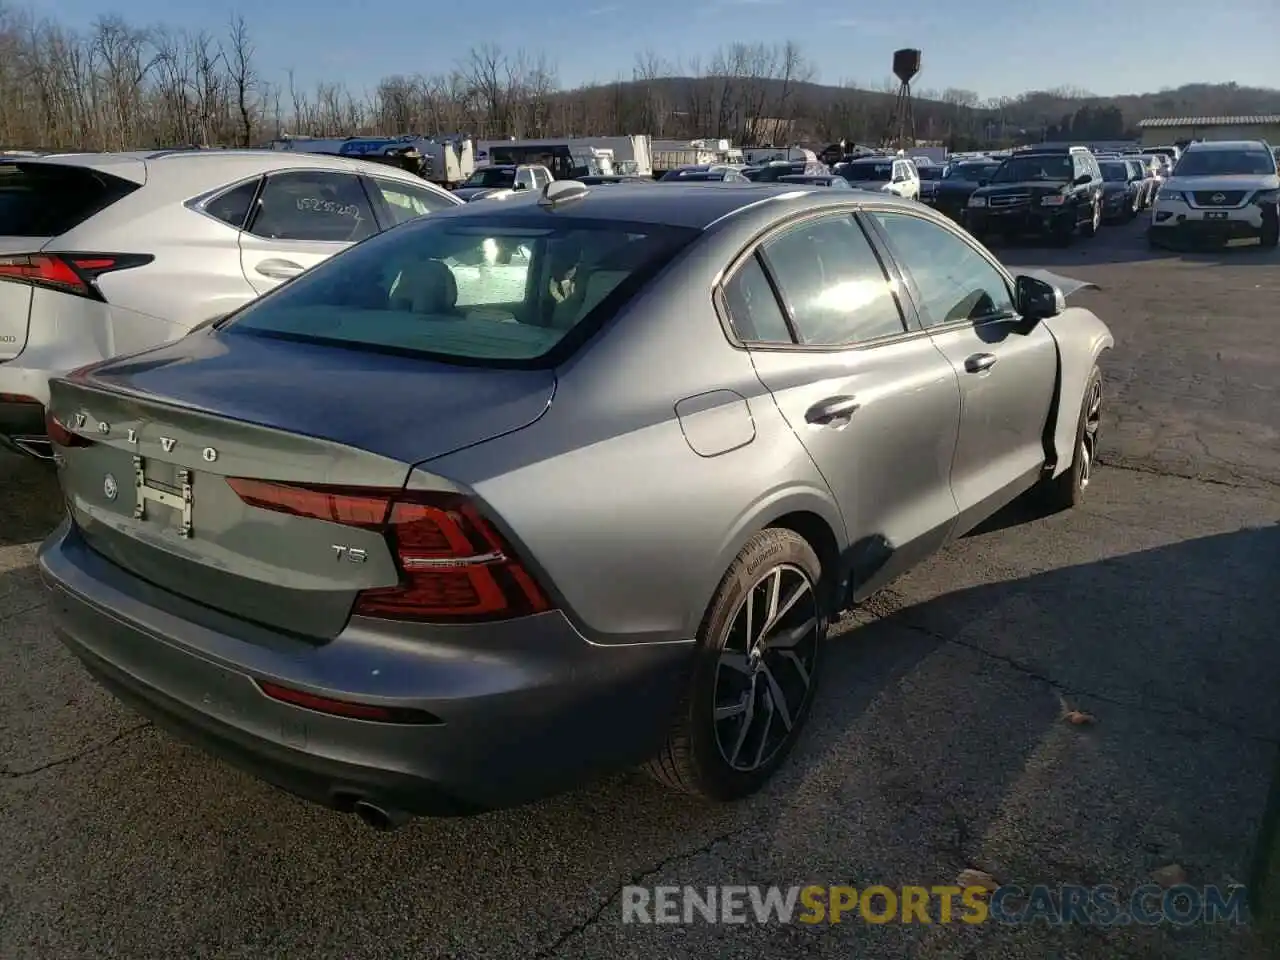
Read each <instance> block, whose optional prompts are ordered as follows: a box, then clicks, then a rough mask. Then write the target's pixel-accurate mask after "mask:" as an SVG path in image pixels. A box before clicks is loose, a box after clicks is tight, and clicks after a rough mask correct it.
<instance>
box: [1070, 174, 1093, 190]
mask: <svg viewBox="0 0 1280 960" xmlns="http://www.w3.org/2000/svg"><path fill="white" fill-rule="evenodd" d="M1074 182H1075V185H1076V186H1077V187H1087V186H1088V185H1089V184H1090V183H1092V182H1093V177H1091V176H1089V175H1088V174H1087V173H1082V174H1080V176H1078V177H1076V179H1075V181H1074Z"/></svg>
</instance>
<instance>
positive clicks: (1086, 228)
mask: <svg viewBox="0 0 1280 960" xmlns="http://www.w3.org/2000/svg"><path fill="white" fill-rule="evenodd" d="M1101 224H1102V204H1101V203H1098V202H1097V201H1094V203H1093V204H1092V205H1091V206H1090V208H1089V220H1088V222H1086V223H1082V224H1080V236H1082V237H1093V236H1097V233H1098V227H1099V226H1101Z"/></svg>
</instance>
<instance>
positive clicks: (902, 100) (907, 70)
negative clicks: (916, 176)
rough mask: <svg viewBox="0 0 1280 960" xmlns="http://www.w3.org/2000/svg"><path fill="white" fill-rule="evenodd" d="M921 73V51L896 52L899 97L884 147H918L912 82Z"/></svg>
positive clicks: (895, 69) (891, 115) (894, 72)
mask: <svg viewBox="0 0 1280 960" xmlns="http://www.w3.org/2000/svg"><path fill="white" fill-rule="evenodd" d="M919 72H920V51H919V50H911V49H907V50H895V51H894V52H893V75H894V76H895V77H897V78H898V82H899V86H898V96H897V99H896V100H895V101H894V103H893V112H892V113H890V114H889V125H888V127H887V128H886V130H885V135H884V145H885V146H892V147H896V148H897V149H899V150H906V149H908V148H909V147H914V146H915V145H916V117H915V113H914V111H913V110H912V108H911V81H912V80H914V79H915V78H916V75H917V74H918V73H919Z"/></svg>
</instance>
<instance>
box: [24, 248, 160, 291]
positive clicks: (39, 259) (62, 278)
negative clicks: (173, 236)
mask: <svg viewBox="0 0 1280 960" xmlns="http://www.w3.org/2000/svg"><path fill="white" fill-rule="evenodd" d="M154 259H155V258H154V257H152V256H150V255H148V254H138V253H27V254H12V255H8V256H0V280H16V281H18V282H20V283H29V284H32V285H33V286H37V287H47V288H49V289H53V290H59V291H61V292H63V293H71V294H75V295H76V296H79V297H88V298H90V299H92V300H101V299H103V297H102V293H101V291H100V290H98V288H97V286H96V285H95V283H94V281H96V280H97V279H98V277H100V276H102V275H103V274H104V273H111V272H113V271H116V270H125V269H128V268H130V267H140V266H143V265H144V264H148V263H150V262H151V261H152V260H154Z"/></svg>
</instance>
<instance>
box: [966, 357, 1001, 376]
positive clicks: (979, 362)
mask: <svg viewBox="0 0 1280 960" xmlns="http://www.w3.org/2000/svg"><path fill="white" fill-rule="evenodd" d="M997 359H999V358H998V357H997V356H996V355H995V354H994V353H975V354H974V355H973V356H971V357H966V358H965V361H964V372H965V373H983V372H984V371H987V370H990V369H991V368H992V367H994V366H995V365H996V360H997Z"/></svg>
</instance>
